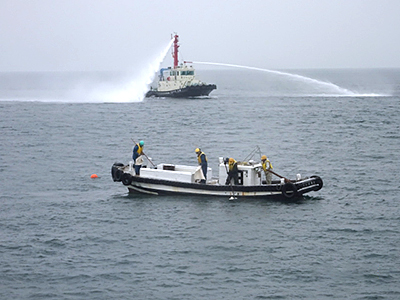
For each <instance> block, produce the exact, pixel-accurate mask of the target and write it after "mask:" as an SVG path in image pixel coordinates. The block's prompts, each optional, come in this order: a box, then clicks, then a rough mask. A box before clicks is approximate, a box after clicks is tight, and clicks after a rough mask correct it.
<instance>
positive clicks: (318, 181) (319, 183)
mask: <svg viewBox="0 0 400 300" xmlns="http://www.w3.org/2000/svg"><path fill="white" fill-rule="evenodd" d="M311 178H315V183H316V184H318V186H317V187H316V188H314V191H319V190H320V189H322V187H323V185H324V182H323V181H322V179H321V177H319V176H311Z"/></svg>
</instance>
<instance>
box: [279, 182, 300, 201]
mask: <svg viewBox="0 0 400 300" xmlns="http://www.w3.org/2000/svg"><path fill="white" fill-rule="evenodd" d="M288 192H291V193H288ZM282 195H283V196H285V198H287V199H290V198H293V197H294V196H296V195H297V187H296V186H295V185H294V183H292V182H286V183H285V184H284V185H283V186H282Z"/></svg>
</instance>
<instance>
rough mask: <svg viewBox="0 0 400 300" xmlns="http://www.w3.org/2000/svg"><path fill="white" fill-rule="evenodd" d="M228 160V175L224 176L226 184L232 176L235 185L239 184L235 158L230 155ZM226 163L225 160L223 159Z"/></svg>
mask: <svg viewBox="0 0 400 300" xmlns="http://www.w3.org/2000/svg"><path fill="white" fill-rule="evenodd" d="M228 162H229V165H228V166H229V171H228V177H227V178H226V182H225V184H226V185H229V184H230V183H231V180H232V178H233V182H234V183H235V185H238V184H239V170H238V166H237V162H236V160H234V159H233V158H232V157H231V158H230V159H229V160H228ZM225 163H226V161H225Z"/></svg>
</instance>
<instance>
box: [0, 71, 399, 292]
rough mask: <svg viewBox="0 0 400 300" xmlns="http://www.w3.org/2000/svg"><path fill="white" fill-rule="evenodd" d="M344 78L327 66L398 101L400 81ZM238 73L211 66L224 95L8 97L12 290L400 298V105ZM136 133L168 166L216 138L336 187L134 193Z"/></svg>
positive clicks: (5, 280)
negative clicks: (119, 165)
mask: <svg viewBox="0 0 400 300" xmlns="http://www.w3.org/2000/svg"><path fill="white" fill-rule="evenodd" d="M315 72H317V71H315ZM336 72H338V73H335V72H331V73H329V72H325V73H324V72H321V74H317V75H320V76H321V78H322V79H324V80H326V79H327V78H328V79H330V80H332V81H333V82H335V83H336V81H334V79H340V80H341V82H340V85H341V86H343V87H345V88H349V89H351V88H353V87H355V86H356V87H358V88H359V89H362V91H361V92H371V93H382V94H384V93H388V94H389V93H392V92H393V90H396V85H392V83H393V82H394V83H396V82H397V83H398V82H399V80H398V79H399V77H400V76H399V73H398V72H397V73H396V72H393V71H390V72H389V75H390V76H386V77H385V78H386V81H385V82H382V80H377V79H376V78H378V77H379V79H382V77H384V76H378V75H379V74H380V73H379V72H378V73H373V72H372V71H371V72H367V71H364V73H362V75H363V77H360V76H359V75H358V76H356V75H357V74H358V73H357V72H353V73H352V72H350V71H346V72H345V71H342V72H341V73H340V72H339V71H336ZM229 74H230V73H228V74H227V73H221V72H215V73H211V74H210V75H208V76H209V77H210V78H211V80H208V81H214V82H217V83H218V84H219V86H218V87H219V88H218V90H217V91H215V92H214V94H213V97H211V98H209V99H201V100H184V99H181V100H173V99H169V100H166V99H160V100H157V99H147V100H145V101H144V102H140V103H132V104H103V103H86V104H85V103H68V102H67V103H65V102H58V103H46V102H34V103H32V102H21V101H17V102H16V101H13V102H7V101H3V102H0V112H1V119H0V126H1V130H2V134H1V136H0V139H1V147H0V152H1V155H0V171H1V173H2V180H1V192H0V193H1V206H2V209H1V212H0V229H1V231H0V232H1V234H0V253H1V256H2V260H1V262H0V270H1V273H0V285H1V289H0V298H1V299H10V298H17V299H228V298H229V299H274V298H277V299H294V298H304V299H332V298H336V299H344V298H349V299H398V298H400V289H399V287H398V283H399V279H400V271H399V270H400V264H399V251H398V249H399V246H400V242H399V221H400V217H399V197H398V191H399V187H400V186H399V183H398V182H399V175H398V169H399V167H400V164H399V158H398V155H397V153H398V149H399V148H400V147H399V146H400V135H399V132H400V130H399V124H400V117H399V112H400V111H399V110H400V108H399V103H400V102H399V98H398V97H397V96H384V97H363V96H360V97H343V96H341V97H331V96H329V97H326V96H325V97H324V96H313V97H308V96H307V95H303V96H299V95H292V96H290V95H289V96H288V95H287V93H291V94H296V93H297V92H298V93H300V92H299V91H298V90H297V91H296V92H293V91H292V90H289V91H288V90H287V89H288V88H287V87H286V90H285V91H286V92H285V93H283V92H280V91H279V89H282V86H283V85H285V84H284V83H282V82H281V81H277V82H275V84H276V86H278V88H276V89H272V88H273V86H274V82H272V83H271V82H270V81H268V83H265V84H264V82H261V83H258V85H257V83H255V82H254V80H256V79H257V78H259V77H256V76H255V77H252V80H251V81H249V83H248V85H245V86H242V85H237V84H238V83H239V82H241V80H242V79H239V78H237V77H235V78H233V79H232V82H233V83H232V86H230V85H229V82H227V81H226V78H227V77H228V76H229ZM235 74H237V73H235ZM238 74H242V73H238ZM377 74H378V75H377ZM222 75H224V76H222ZM303 75H305V76H310V74H307V73H306V72H305V74H303ZM322 75H323V76H326V77H325V78H324V77H323V76H322ZM339 75H340V76H339ZM3 76H5V75H3ZM213 76H214V77H213ZM371 76H375V81H374V80H372V79H371V78H370V77H371ZM395 76H397V77H395ZM346 78H347V81H346V80H345V79H346ZM356 79H357V80H358V81H356ZM371 81H372V83H373V82H375V85H374V84H372V83H371ZM366 83H368V84H366ZM286 85H287V84H286ZM235 86H237V88H236V87H235ZM290 86H291V85H290ZM389 86H390V88H388V87H389ZM255 87H257V89H255ZM2 88H3V89H4V87H2ZM235 88H236V89H235ZM271 89H272V91H271V93H268V90H271ZM48 92H49V93H53V92H54V90H52V91H47V92H46V93H45V94H46V95H48ZM309 92H310V91H309ZM312 92H313V93H314V91H312ZM7 93H10V91H7ZM18 93H27V94H29V93H28V92H27V91H26V90H23V89H22V90H21V91H18ZM37 93H38V94H37V96H40V91H39V92H37ZM318 93H320V91H318ZM392 94H393V93H392ZM24 95H25V96H24V97H27V95H26V94H24ZM271 95H272V96H271ZM131 137H133V138H135V139H138V140H139V139H144V140H145V142H146V145H145V147H146V148H145V149H146V151H147V154H148V155H149V156H151V157H153V159H154V161H155V163H160V162H171V163H184V164H193V163H195V161H196V158H195V155H194V149H195V148H196V147H201V148H202V149H203V150H204V151H205V152H206V153H207V155H208V158H209V162H210V164H211V166H212V167H213V168H214V170H216V166H217V160H218V157H219V156H232V157H235V158H236V159H238V160H240V159H243V158H244V157H246V156H247V154H249V152H250V151H251V150H253V148H254V146H255V145H259V146H260V148H261V149H262V150H263V151H264V152H265V153H266V154H267V155H268V156H269V158H270V159H271V161H272V163H273V165H274V168H275V170H276V172H278V173H280V174H282V175H283V176H287V177H294V176H295V174H296V173H301V174H303V175H314V174H316V175H320V176H321V177H322V178H323V179H324V183H325V184H324V188H323V189H322V190H320V191H319V192H317V193H310V194H309V195H310V196H307V197H305V198H304V199H303V200H301V201H299V202H297V203H283V202H272V201H260V200H236V201H228V199H221V198H207V197H189V198H188V197H151V196H138V195H136V196H130V195H128V194H127V191H126V189H125V188H124V186H122V184H119V183H118V184H117V183H114V182H112V180H111V176H110V168H111V165H112V163H113V162H115V161H123V162H127V161H128V160H129V159H130V155H131V147H132V142H131V140H130V139H131ZM92 173H97V174H98V175H99V178H98V179H96V180H92V179H90V174H92ZM214 175H216V173H215V171H214Z"/></svg>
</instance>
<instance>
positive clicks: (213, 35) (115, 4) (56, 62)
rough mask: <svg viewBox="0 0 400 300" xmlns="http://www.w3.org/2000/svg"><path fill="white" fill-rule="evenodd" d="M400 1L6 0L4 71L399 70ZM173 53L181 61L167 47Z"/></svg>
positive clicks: (1, 9)
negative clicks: (173, 53)
mask: <svg viewBox="0 0 400 300" xmlns="http://www.w3.org/2000/svg"><path fill="white" fill-rule="evenodd" d="M399 16H400V0H247V1H243V0H241V1H237V0H229V1H228V0H226V1H222V0H204V1H201V0H197V1H188V0H163V1H159V0H0V72H10V71H18V72H19V71H131V70H134V69H137V68H145V67H146V65H148V64H151V63H152V61H154V59H155V58H157V57H159V55H160V53H162V52H163V49H165V47H166V46H167V45H168V43H169V41H170V39H171V34H172V33H174V32H176V33H177V34H178V35H179V39H180V45H181V46H180V48H179V50H180V59H181V60H190V61H202V62H215V63H226V64H236V65H244V66H251V67H259V68H268V69H277V70H285V69H308V68H322V69H324V68H400V17H399ZM166 60H167V61H169V62H170V63H171V64H172V58H171V57H170V55H169V54H168V55H167V57H166Z"/></svg>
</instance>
